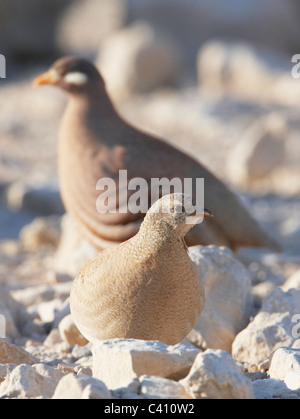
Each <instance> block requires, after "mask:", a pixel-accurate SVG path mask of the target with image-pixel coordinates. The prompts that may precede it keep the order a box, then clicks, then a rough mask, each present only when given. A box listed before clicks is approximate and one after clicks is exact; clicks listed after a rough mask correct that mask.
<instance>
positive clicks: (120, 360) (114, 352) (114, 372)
mask: <svg viewBox="0 0 300 419" xmlns="http://www.w3.org/2000/svg"><path fill="white" fill-rule="evenodd" d="M92 352H93V377H95V378H98V379H100V380H102V381H103V382H104V383H105V384H106V385H107V387H108V388H109V389H116V388H118V387H121V386H123V384H124V383H127V382H128V381H130V380H131V379H132V378H135V377H140V376H142V375H145V374H146V375H157V376H160V377H163V378H168V379H173V380H178V379H180V378H183V377H184V376H185V375H186V374H187V373H188V372H189V370H190V368H191V366H192V365H193V362H194V359H195V358H196V356H197V354H198V353H199V352H200V351H199V349H197V348H195V347H194V346H193V345H191V344H190V343H189V342H185V341H184V342H182V343H179V344H177V345H174V346H167V345H165V344H164V343H162V342H159V341H143V340H135V339H112V340H106V341H99V342H97V343H95V344H94V345H93V349H92Z"/></svg>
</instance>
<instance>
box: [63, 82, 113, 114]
mask: <svg viewBox="0 0 300 419" xmlns="http://www.w3.org/2000/svg"><path fill="white" fill-rule="evenodd" d="M69 107H71V108H73V109H74V108H75V109H76V108H78V109H80V111H81V112H84V113H85V114H89V115H90V116H92V117H95V118H96V117H97V118H101V117H102V118H112V117H113V118H115V116H116V114H117V112H116V110H115V107H114V105H113V103H112V101H111V100H110V98H109V96H108V94H107V92H106V90H105V88H104V87H102V86H101V87H98V88H95V89H94V90H91V91H88V92H87V93H85V94H80V95H76V96H71V97H70V100H69Z"/></svg>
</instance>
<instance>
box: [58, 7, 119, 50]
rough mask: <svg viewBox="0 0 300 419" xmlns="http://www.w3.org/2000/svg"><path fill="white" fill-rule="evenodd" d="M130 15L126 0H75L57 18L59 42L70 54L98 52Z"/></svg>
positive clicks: (60, 46)
mask: <svg viewBox="0 0 300 419" xmlns="http://www.w3.org/2000/svg"><path fill="white" fill-rule="evenodd" d="M126 15H127V3H126V1H125V2H124V0H113V1H111V0H101V2H95V1H94V0H81V1H80V2H74V1H73V2H71V4H70V6H69V7H68V8H67V9H66V11H65V13H63V14H62V16H61V17H60V19H59V21H58V22H57V27H56V39H57V43H58V46H59V48H60V49H61V50H62V51H67V53H68V54H69V55H76V56H94V54H95V51H97V49H98V48H99V45H100V44H101V43H102V42H103V41H104V40H105V39H106V38H107V37H108V36H110V35H111V34H112V33H114V32H115V31H117V30H118V29H119V28H121V27H122V26H123V25H124V23H125V21H126ZM99 22H101V25H99Z"/></svg>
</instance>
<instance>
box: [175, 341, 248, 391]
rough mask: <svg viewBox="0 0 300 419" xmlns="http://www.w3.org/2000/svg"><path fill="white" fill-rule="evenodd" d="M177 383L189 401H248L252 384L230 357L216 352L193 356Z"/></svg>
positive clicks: (212, 350) (226, 353)
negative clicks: (186, 371)
mask: <svg viewBox="0 0 300 419" xmlns="http://www.w3.org/2000/svg"><path fill="white" fill-rule="evenodd" d="M179 383H180V384H181V385H183V387H184V388H185V390H186V391H187V393H189V394H190V395H191V396H192V397H193V398H196V399H200V398H208V399H252V398H254V395H253V390H252V383H251V381H250V380H249V379H248V378H247V377H246V376H245V375H244V374H243V373H242V371H241V369H240V367H239V366H238V365H237V363H236V362H235V361H234V359H233V358H232V356H231V355H230V354H229V353H228V352H226V351H222V350H220V349H207V350H206V351H205V352H203V353H200V354H198V355H197V358H196V359H195V362H194V364H193V366H192V368H191V370H190V372H189V374H188V376H187V377H185V378H184V379H183V380H180V381H179Z"/></svg>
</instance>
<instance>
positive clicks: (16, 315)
mask: <svg viewBox="0 0 300 419" xmlns="http://www.w3.org/2000/svg"><path fill="white" fill-rule="evenodd" d="M0 315H1V322H0V323H1V335H2V337H7V338H15V337H17V336H19V333H20V330H21V328H22V326H23V325H24V324H25V323H26V322H27V321H28V320H29V317H30V316H29V314H28V313H27V312H26V309H25V307H24V306H23V305H22V304H21V303H19V302H17V301H16V300H15V299H14V298H13V297H12V295H11V293H10V291H9V290H8V289H7V288H6V287H5V286H2V285H0Z"/></svg>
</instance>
